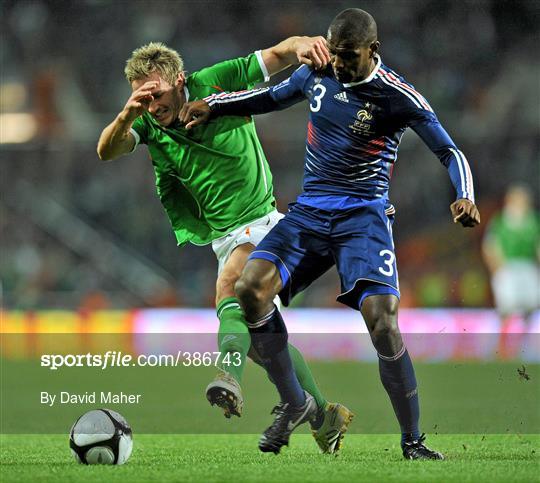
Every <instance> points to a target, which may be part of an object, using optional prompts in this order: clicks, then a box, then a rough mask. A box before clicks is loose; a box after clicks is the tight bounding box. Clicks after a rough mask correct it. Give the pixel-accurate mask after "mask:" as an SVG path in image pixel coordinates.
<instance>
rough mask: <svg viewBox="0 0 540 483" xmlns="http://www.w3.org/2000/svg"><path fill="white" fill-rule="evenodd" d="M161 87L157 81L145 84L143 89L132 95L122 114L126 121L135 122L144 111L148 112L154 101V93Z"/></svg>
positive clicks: (135, 91) (140, 88)
mask: <svg viewBox="0 0 540 483" xmlns="http://www.w3.org/2000/svg"><path fill="white" fill-rule="evenodd" d="M158 86H159V83H158V82H157V81H149V82H145V83H144V84H143V85H142V86H141V87H139V88H138V89H136V90H134V91H133V92H132V93H131V96H130V97H129V99H128V101H127V102H126V105H125V106H124V109H123V110H122V114H123V116H124V119H125V120H126V121H129V122H133V121H134V120H135V119H137V118H138V117H139V116H140V115H141V114H142V113H143V112H144V111H148V109H149V108H150V104H151V103H152V101H153V100H154V96H153V95H152V92H153V91H154V90H155V89H156V88H157V87H158Z"/></svg>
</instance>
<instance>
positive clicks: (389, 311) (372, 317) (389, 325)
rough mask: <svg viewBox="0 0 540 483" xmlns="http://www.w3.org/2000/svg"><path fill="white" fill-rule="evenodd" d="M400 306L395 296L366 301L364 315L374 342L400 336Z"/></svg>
mask: <svg viewBox="0 0 540 483" xmlns="http://www.w3.org/2000/svg"><path fill="white" fill-rule="evenodd" d="M398 305H399V303H398V299H397V298H396V297H394V296H374V297H367V298H366V299H365V301H364V304H363V305H362V315H363V316H364V319H365V321H366V324H367V326H368V329H369V332H370V334H371V337H372V338H373V339H374V340H380V339H387V338H393V337H396V336H399V326H398V323H397V313H398Z"/></svg>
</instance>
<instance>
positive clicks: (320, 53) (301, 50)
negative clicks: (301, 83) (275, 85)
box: [261, 36, 330, 76]
mask: <svg viewBox="0 0 540 483" xmlns="http://www.w3.org/2000/svg"><path fill="white" fill-rule="evenodd" d="M261 55H262V59H263V61H264V64H265V66H266V69H267V70H268V74H269V75H271V76H272V75H274V74H277V73H278V72H281V71H282V70H284V69H286V68H287V67H290V66H291V65H294V64H306V65H308V66H309V67H313V68H314V69H322V68H323V67H325V66H326V64H328V63H329V62H330V53H329V52H328V48H327V47H326V40H325V38H324V37H321V36H318V37H289V38H288V39H285V40H283V41H282V42H280V43H279V44H277V45H274V46H273V47H270V48H268V49H264V50H262V51H261Z"/></svg>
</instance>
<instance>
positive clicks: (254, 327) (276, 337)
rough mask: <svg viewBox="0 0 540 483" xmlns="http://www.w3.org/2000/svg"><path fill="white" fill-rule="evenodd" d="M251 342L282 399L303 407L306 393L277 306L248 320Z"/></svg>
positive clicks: (292, 404)
mask: <svg viewBox="0 0 540 483" xmlns="http://www.w3.org/2000/svg"><path fill="white" fill-rule="evenodd" d="M247 324H248V328H249V333H250V334H251V344H252V345H253V348H254V349H255V350H256V352H257V353H258V354H259V356H260V358H261V362H262V364H263V366H264V368H265V369H266V371H267V372H268V375H269V376H270V378H271V380H272V381H273V382H274V384H275V385H276V387H277V390H278V392H279V395H280V397H281V401H282V402H284V403H289V404H291V406H302V405H303V404H304V403H305V402H306V395H305V393H304V390H303V389H302V386H300V383H299V382H298V378H297V377H296V372H295V371H294V368H293V364H292V361H291V356H290V354H289V349H288V344H287V339H288V335H287V328H286V327H285V323H284V322H283V319H282V317H281V314H280V313H279V310H278V309H277V307H275V308H274V310H272V312H270V313H269V314H267V315H265V316H264V317H262V318H261V319H259V320H255V321H247Z"/></svg>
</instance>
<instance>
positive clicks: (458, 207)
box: [450, 198, 480, 228]
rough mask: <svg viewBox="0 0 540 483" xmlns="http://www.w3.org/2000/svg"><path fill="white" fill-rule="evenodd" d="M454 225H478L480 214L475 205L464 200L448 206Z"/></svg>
mask: <svg viewBox="0 0 540 483" xmlns="http://www.w3.org/2000/svg"><path fill="white" fill-rule="evenodd" d="M450 211H451V212H452V218H453V219H454V223H461V225H462V226H465V227H471V228H472V227H473V226H476V225H478V224H479V223H480V212H479V211H478V208H477V207H476V205H475V204H474V203H473V202H472V201H471V200H467V199H465V198H461V199H459V200H457V201H454V202H453V203H452V204H451V205H450Z"/></svg>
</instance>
